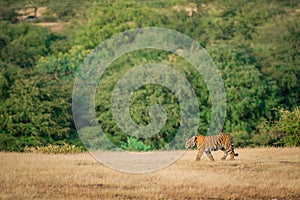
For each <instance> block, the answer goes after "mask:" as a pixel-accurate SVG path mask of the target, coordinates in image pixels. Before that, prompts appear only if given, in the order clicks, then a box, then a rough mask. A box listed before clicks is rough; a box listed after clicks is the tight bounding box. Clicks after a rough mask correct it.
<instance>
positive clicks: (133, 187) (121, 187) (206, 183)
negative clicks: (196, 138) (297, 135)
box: [0, 148, 300, 199]
mask: <svg viewBox="0 0 300 200" xmlns="http://www.w3.org/2000/svg"><path fill="white" fill-rule="evenodd" d="M236 151H237V152H238V153H239V154H240V156H239V157H238V158H237V159H236V160H235V161H220V160H219V158H220V157H221V153H222V152H220V151H219V152H213V155H214V157H215V158H216V159H217V161H216V162H210V161H208V160H207V159H203V160H201V161H199V162H196V161H194V155H195V151H189V152H187V153H185V154H184V156H183V157H181V158H180V159H179V160H177V161H176V162H175V163H173V164H172V165H170V166H169V167H167V168H165V169H163V170H159V171H156V172H153V173H148V174H128V173H122V172H118V171H115V170H112V169H110V168H108V167H106V166H104V165H102V164H99V163H98V162H96V161H95V160H94V159H93V158H92V157H91V156H90V155H89V154H87V153H85V154H75V155H45V154H35V153H0V159H1V165H0V199H300V156H299V155H300V148H257V149H236Z"/></svg>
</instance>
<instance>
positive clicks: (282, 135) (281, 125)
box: [264, 107, 300, 146]
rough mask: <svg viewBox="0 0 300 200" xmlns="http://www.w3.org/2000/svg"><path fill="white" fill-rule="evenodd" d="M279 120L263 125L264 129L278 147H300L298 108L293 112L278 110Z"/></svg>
mask: <svg viewBox="0 0 300 200" xmlns="http://www.w3.org/2000/svg"><path fill="white" fill-rule="evenodd" d="M278 111H279V113H280V118H279V120H277V121H273V122H267V123H265V126H264V129H265V131H267V132H268V133H269V135H270V137H271V138H272V139H273V141H274V143H273V144H274V145H279V146H300V107H296V108H294V109H293V111H288V110H284V109H278Z"/></svg>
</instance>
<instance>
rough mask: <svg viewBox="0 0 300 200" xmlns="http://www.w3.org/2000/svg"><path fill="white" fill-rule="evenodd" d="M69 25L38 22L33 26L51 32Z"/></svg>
mask: <svg viewBox="0 0 300 200" xmlns="http://www.w3.org/2000/svg"><path fill="white" fill-rule="evenodd" d="M68 24H69V23H68V22H39V23H35V25H38V26H41V27H44V28H48V29H50V30H51V31H53V32H56V31H60V30H62V29H63V28H64V27H66V26H67V25H68Z"/></svg>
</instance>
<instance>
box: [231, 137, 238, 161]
mask: <svg viewBox="0 0 300 200" xmlns="http://www.w3.org/2000/svg"><path fill="white" fill-rule="evenodd" d="M230 142H231V150H232V153H233V155H234V156H235V157H238V156H239V154H238V153H236V152H234V143H233V138H232V137H230Z"/></svg>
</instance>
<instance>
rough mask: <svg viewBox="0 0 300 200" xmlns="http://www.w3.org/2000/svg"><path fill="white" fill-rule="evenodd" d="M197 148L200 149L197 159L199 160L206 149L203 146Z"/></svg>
mask: <svg viewBox="0 0 300 200" xmlns="http://www.w3.org/2000/svg"><path fill="white" fill-rule="evenodd" d="M197 150H198V152H197V155H196V158H195V161H199V160H200V158H201V156H202V154H203V152H204V149H203V147H200V148H198V149H197Z"/></svg>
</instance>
